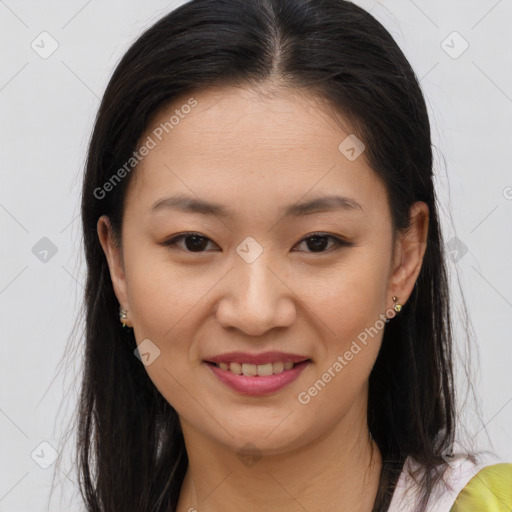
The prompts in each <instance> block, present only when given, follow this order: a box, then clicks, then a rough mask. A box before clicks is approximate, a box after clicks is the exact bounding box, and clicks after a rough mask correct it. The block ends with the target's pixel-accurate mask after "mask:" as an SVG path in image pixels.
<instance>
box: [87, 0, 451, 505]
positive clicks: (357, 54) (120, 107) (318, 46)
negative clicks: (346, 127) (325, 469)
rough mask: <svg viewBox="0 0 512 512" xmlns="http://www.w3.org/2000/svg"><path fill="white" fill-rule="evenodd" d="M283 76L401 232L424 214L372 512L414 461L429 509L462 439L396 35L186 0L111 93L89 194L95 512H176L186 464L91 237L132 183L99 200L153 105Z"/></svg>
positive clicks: (243, 1)
mask: <svg viewBox="0 0 512 512" xmlns="http://www.w3.org/2000/svg"><path fill="white" fill-rule="evenodd" d="M275 79H278V80H279V81H280V82H281V83H283V84H286V86H287V87H291V88H293V89H303V90H305V91H306V90H307V91H313V92H314V93H315V94H317V95H318V96H319V97H321V98H323V99H324V100H326V101H327V102H328V104H330V105H332V107H333V109H334V110H335V111H337V112H339V113H341V114H342V115H343V116H344V117H345V119H347V120H349V122H350V123H351V127H352V130H353V133H355V134H356V135H357V136H358V137H359V138H360V139H361V140H362V141H363V142H364V143H365V145H366V152H365V155H366V157H367V159H368V161H369V163H370V165H371V167H372V168H373V170H374V171H375V173H376V174H377V175H378V176H379V177H380V178H381V179H382V181H383V183H384V184H385V187H386V190H387V194H388V201H389V206H390V210H391V215H392V222H393V227H394V230H395V234H396V232H397V231H398V230H405V229H407V227H408V225H409V220H410V219H409V216H408V213H409V208H410V207H411V205H412V204H413V203H414V202H415V201H424V202H425V203H426V204H427V205H428V207H429V210H430V216H429V229H428V240H427V248H426V253H425V256H424V260H423V266H422V269H421V272H420V274H419V277H418V279H417V282H416V286H415V287H414V290H413V292H412V295H411V296H410V298H409V300H408V301H407V303H406V304H405V306H404V308H403V310H402V312H401V313H400V314H399V315H398V316H396V317H395V318H394V319H393V320H392V321H391V322H390V323H389V324H387V326H386V329H385V332H384V337H383V342H382V347H381V350H380V353H379V355H378V358H377V361H376V363H375V366H374V368H373V370H372V372H371V375H370V381H369V402H368V425H369V429H370V432H371V434H372V436H373V438H374V439H375V441H376V443H377V444H378V446H379V448H380V450H381V453H382V457H383V470H382V474H381V481H380V488H379V491H378V496H377V499H376V502H375V506H374V509H373V510H374V512H377V511H378V512H382V511H385V510H387V508H388V506H389V500H390V497H391V494H392V492H393V485H394V483H395V481H396V479H397V477H398V474H399V473H400V470H401V468H402V466H403V463H404V461H405V459H406V458H407V457H408V456H411V457H413V458H414V459H415V460H416V461H418V462H419V463H420V464H421V465H422V467H423V468H424V469H425V472H424V474H423V476H422V479H421V489H422V499H421V505H420V507H419V508H418V512H421V511H423V510H424V509H425V506H426V503H427V501H428V497H429V494H430V493H431V491H432V488H433V486H434V484H435V483H436V482H437V481H438V480H439V478H440V477H441V475H442V472H443V469H444V468H445V467H446V465H445V460H444V459H443V457H442V454H443V453H444V452H445V451H446V450H447V449H448V448H449V446H450V445H451V443H452V441H453V437H454V431H455V414H454V390H453V375H452V332H451V319H450V297H449V290H448V282H447V272H446V267H445V255H444V249H443V243H442V237H441V232H440V224H439V219H438V212H437V207H436V197H435V192H434V186H433V171H432V148H431V136H430V125H429V119H428V115H427V109H426V106H425V101H424V98H423V95H422V92H421V89H420V87H419V84H418V80H417V78H416V76H415V74H414V72H413V70H412V68H411V66H410V65H409V63H408V61H407V60H406V58H405V56H404V54H403V53H402V51H401V50H400V49H399V47H398V45H397V44H396V43H395V41H394V40H393V38H392V37H391V35H390V34H389V33H388V32H387V30H386V29H385V28H384V27H383V26H382V25H381V24H380V23H379V22H378V21H376V20H375V19H374V18H373V17H372V16H371V15H370V14H369V13H367V12H366V11H364V10H363V9H361V8H359V7H357V6H356V5H354V4H352V3H351V2H348V1H343V0H192V1H190V2H188V3H186V4H184V5H182V6H181V7H179V8H178V9H176V10H174V11H173V12H171V13H170V14H168V15H166V16H165V17H163V18H162V19H160V20H159V21H158V22H157V23H156V24H155V25H154V26H152V27H151V28H149V29H148V30H147V31H146V32H145V33H144V34H142V35H141V36H140V38H139V39H138V40H137V41H136V42H135V43H134V44H133V45H132V46H131V48H130V49H129V50H128V51H127V53H126V54H125V55H124V57H123V58H122V60H121V62H120V63H119V65H118V66H117V68H116V70H115V72H114V74H113V76H112V78H111V80H110V82H109V84H108V87H107V89H106V91H105V94H104V96H103V99H102V102H101V106H100V108H99V112H98V115H97V118H96V123H95V126H94V131H93V134H92V138H91V142H90V146H89V152H88V158H87V168H86V172H85V177H84V183H83V197H82V222H83V234H84V245H85V254H86V261H87V285H86V293H85V304H86V313H87V314H86V334H85V364H84V376H83V382H82V390H81V399H80V404H79V415H78V432H79V436H78V454H79V459H78V464H79V471H80V476H81V478H80V487H81V492H82V495H83V498H84V500H85V502H86V504H87V510H89V511H94V512H100V511H101V512H115V511H119V512H130V511H140V512H142V511H143V512H149V511H152V512H163V511H174V510H175V507H176V504H177V501H178V497H179V492H180V488H181V484H182V481H183V478H184V475H185V472H186V469H187V464H188V462H187V454H186V450H185V445H184V441H183V436H182V432H181V428H180V424H179V421H178V417H177V414H176V412H175V410H174V409H173V408H172V407H171V406H170V405H169V404H168V403H167V401H166V400H165V399H164V398H163V397H162V395H161V394H160V393H159V392H158V391H157V389H156V388H155V386H154V385H153V383H152V381H151V380H150V378H149V377H148V375H147V372H146V371H145V369H144V366H143V365H142V364H141V363H140V361H139V360H138V359H137V358H136V357H134V354H133V351H134V349H135V347H136V343H135V339H134V337H133V332H132V331H129V332H126V331H125V330H123V328H122V327H121V324H120V323H119V321H118V307H119V304H118V302H117V299H116V296H115V294H114V291H113V287H112V283H111V279H110V274H109V269H108V266H107V261H106V259H105V256H104V254H103V251H102V248H101V246H100V243H99V239H98V236H97V232H96V224H97V221H98V218H99V217H100V216H101V215H107V216H108V217H109V218H110V220H111V223H112V226H113V229H114V231H115V233H117V234H118V235H120V232H121V225H122V219H123V201H124V197H125V192H126V188H127V186H128V184H129V182H130V179H131V176H132V175H133V174H134V173H136V172H137V171H136V169H134V170H133V171H132V174H131V175H130V176H127V177H126V178H125V179H123V180H121V181H120V182H119V183H116V186H114V187H112V190H110V191H109V192H108V193H107V194H104V197H99V194H98V192H97V191H98V189H100V188H101V187H103V185H104V184H105V183H106V182H108V181H109V179H111V177H112V176H113V175H114V174H115V173H116V171H117V170H118V169H119V168H121V167H122V166H123V165H124V164H125V162H127V161H128V160H129V158H130V157H131V156H132V153H133V151H134V150H135V149H136V148H137V143H138V141H139V139H140V137H141V135H142V134H143V132H144V130H145V129H146V128H147V126H148V122H149V119H150V118H151V116H153V115H154V114H155V113H156V112H157V111H158V109H160V108H162V107H163V106H165V105H167V104H168V103H169V102H171V101H173V100H175V99H176V98H178V97H182V96H184V95H192V94H193V92H194V91H200V90H205V89H208V88H209V87H213V86H222V85H251V84H252V85H255V84H265V83H266V82H267V81H273V80H275Z"/></svg>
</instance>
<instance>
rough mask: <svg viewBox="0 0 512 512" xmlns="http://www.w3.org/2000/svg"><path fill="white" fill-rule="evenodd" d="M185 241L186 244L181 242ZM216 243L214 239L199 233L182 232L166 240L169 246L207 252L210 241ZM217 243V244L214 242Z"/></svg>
mask: <svg viewBox="0 0 512 512" xmlns="http://www.w3.org/2000/svg"><path fill="white" fill-rule="evenodd" d="M181 242H184V245H183V244H181ZM210 242H211V243H212V244H213V243H214V242H213V241H212V240H210V239H209V238H207V237H206V236H203V235H201V234H199V233H182V234H181V235H176V236H173V237H172V238H170V239H169V240H167V241H165V242H164V245H165V246H167V247H179V248H180V249H183V250H184V251H187V252H205V248H206V247H207V246H208V243H210ZM214 245H215V244H214Z"/></svg>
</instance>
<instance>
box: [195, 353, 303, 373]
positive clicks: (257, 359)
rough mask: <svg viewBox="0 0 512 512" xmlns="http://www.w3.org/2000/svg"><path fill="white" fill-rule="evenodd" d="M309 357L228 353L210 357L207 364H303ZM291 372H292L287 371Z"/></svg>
mask: <svg viewBox="0 0 512 512" xmlns="http://www.w3.org/2000/svg"><path fill="white" fill-rule="evenodd" d="M309 359H310V358H309V357H308V356H303V355H299V354H289V353H286V352H277V351H271V352H261V353H260V354H249V353H247V352H228V353H226V354H219V355H217V356H212V357H208V358H207V359H205V362H209V363H232V362H237V363H241V364H243V363H246V364H267V363H279V362H283V363H286V362H287V361H291V362H292V363H301V362H302V361H306V360H309ZM286 371H290V370H286Z"/></svg>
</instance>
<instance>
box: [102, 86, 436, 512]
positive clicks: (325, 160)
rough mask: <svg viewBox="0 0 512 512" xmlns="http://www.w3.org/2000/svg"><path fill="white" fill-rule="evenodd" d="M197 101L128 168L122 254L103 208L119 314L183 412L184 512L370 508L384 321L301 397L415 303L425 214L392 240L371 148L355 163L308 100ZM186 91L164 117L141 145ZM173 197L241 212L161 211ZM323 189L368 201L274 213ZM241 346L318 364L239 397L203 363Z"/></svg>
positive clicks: (268, 93) (216, 92)
mask: <svg viewBox="0 0 512 512" xmlns="http://www.w3.org/2000/svg"><path fill="white" fill-rule="evenodd" d="M187 98H188V97H187ZM194 98H196V100H197V101H198V105H197V106H196V107H195V108H194V109H193V110H192V111H191V113H189V114H187V115H186V116H185V117H184V118H183V119H181V120H180V122H179V124H178V125H177V126H175V127H174V129H173V131H172V132H171V133H170V134H169V135H167V136H166V138H164V139H163V141H162V142H160V143H159V144H158V145H157V146H156V147H155V148H154V149H152V150H151V151H150V153H149V154H148V155H147V156H146V157H145V158H144V159H143V160H142V162H141V163H140V164H139V166H138V168H137V170H136V174H134V175H133V176H132V179H131V182H130V184H129V187H128V191H127V197H126V203H125V211H124V219H123V227H122V244H121V247H118V246H117V245H116V244H115V241H114V237H113V233H112V229H111V227H110V224H109V221H108V218H107V217H102V218H101V219H99V221H98V236H99V238H100V241H101V244H102V246H103V249H104V252H105V255H106V257H107V260H108V264H109V268H110V273H111V277H112V282H113V286H114V290H115V293H116V296H117V298H118V300H119V303H120V304H121V305H122V306H123V307H124V308H125V309H127V311H128V318H127V325H129V326H132V327H133V329H134V334H135V338H136V340H137V343H139V344H140V343H141V342H142V341H143V340H145V339H150V340H151V342H152V343H154V345H156V346H157V347H158V348H159V350H160V355H159V356H158V357H157V358H156V359H155V360H154V361H153V362H152V363H151V364H150V365H148V366H145V368H146V370H147V372H148V374H149V376H150V378H151V379H152V381H153V382H154V384H155V386H156V387H157V388H158V390H159V391H160V392H161V393H162V395H163V396H164V397H165V398H166V400H167V401H168V402H169V403H170V404H171V405H172V406H173V407H174V408H175V409H176V411H177V413H178V415H179V417H180V421H181V425H182V429H183V434H184V438H185V443H186V448H187V453H188V457H189V468H188V471H187V474H186V477H185V481H184V483H183V486H182V490H181V495H180V501H179V505H178V512H186V511H189V510H191V509H192V510H193V509H197V510H198V511H201V512H203V511H204V512H208V511H220V510H222V511H224V512H231V511H235V510H237V511H238V510H241V509H243V510H246V511H261V510H267V511H280V512H283V511H284V512H287V511H290V512H291V511H303V510H307V511H309V512H313V511H320V510H337V511H342V512H343V511H351V512H353V511H361V512H363V511H368V512H369V511H371V510H372V506H373V502H374V499H375V495H376V492H377V487H378V479H379V475H380V471H381V465H382V461H381V455H380V452H379V450H378V448H377V446H376V445H375V443H374V442H372V440H371V439H370V436H369V431H368V427H367V416H366V408H367V397H368V377H369V374H370V371H371V368H372V366H373V364H374V362H375V360H376V357H377V355H378V351H379V348H380V344H381V340H382V333H383V330H382V329H381V330H379V331H378V334H377V335H374V336H373V337H370V338H369V340H368V343H367V344H366V345H365V346H363V345H361V344H360V345H361V347H362V349H361V350H360V351H359V352H358V353H357V355H355V356H354V357H353V359H352V360H350V361H349V362H348V364H347V365H346V366H344V367H343V370H342V371H340V372H338V373H337V374H336V376H335V377H333V378H332V379H331V381H330V382H329V383H328V384H327V385H326V386H325V387H324V388H323V389H322V390H321V392H318V394H317V395H316V396H314V397H312V398H311V400H310V401H309V403H307V404H302V403H300V402H299V401H298V395H299V393H301V392H304V391H307V390H308V389H309V388H310V387H311V386H312V385H313V383H314V382H315V381H317V380H318V379H319V378H320V377H321V376H322V374H323V373H324V372H325V371H326V370H327V369H328V368H329V367H332V365H333V363H334V362H335V361H336V360H337V358H338V356H339V355H343V354H345V352H346V351H347V350H349V348H350V346H351V343H352V342H353V341H354V340H357V336H358V335H359V334H360V333H361V332H363V331H364V330H365V328H369V327H371V326H375V325H376V322H377V320H379V318H383V317H382V316H381V315H386V316H392V315H391V314H390V311H391V308H392V307H393V304H394V303H393V300H392V296H396V297H398V302H399V303H401V304H404V303H405V302H406V301H407V299H408V297H409V296H410V294H411V292H412V289H413V287H414V283H415V281H416V279H417V277H418V274H419V272H420V269H421V264H422V259H423V255H424V252H425V248H426V239H427V229H428V207H427V205H426V204H425V203H423V202H417V203H415V204H414V205H413V207H412V208H411V210H410V215H411V218H412V227H411V229H410V230H409V232H408V233H407V234H405V233H399V234H398V238H397V243H396V245H395V246H393V243H392V235H393V232H392V222H391V216H390V210H389V205H388V202H387V196H386V191H385V188H384V185H383V183H382V182H381V180H380V179H379V178H378V176H377V174H376V173H375V172H374V171H373V170H372V169H371V167H370V166H369V165H368V162H367V160H366V158H365V154H364V153H363V154H362V155H361V156H360V157H359V158H357V159H356V160H354V161H350V160H348V159H347V158H346V157H345V156H344V155H343V154H342V153H341V152H340V151H339V149H338V146H339V144H340V143H341V142H342V141H343V140H344V139H345V138H346V137H347V135H349V134H350V132H349V131H344V130H343V129H342V128H341V127H340V124H339V123H337V122H336V120H335V119H334V118H333V116H332V111H330V110H329V109H328V108H327V106H326V105H325V104H324V103H323V102H322V101H321V100H319V99H316V98H315V97H314V96H313V95H312V94H306V93H304V92H299V91H295V92H294V91H290V90H289V89H284V88H280V87H274V86H269V85H267V87H266V88H263V87H260V88H259V89H253V88H249V87H247V88H240V87H224V88H219V89H209V90H207V91H202V92H200V93H197V94H195V95H194ZM185 102H186V99H184V100H182V101H181V100H180V101H175V102H174V103H173V104H172V105H169V106H167V107H165V108H164V109H163V110H161V111H159V112H158V113H157V114H156V115H155V116H154V118H153V119H152V120H151V122H150V123H149V128H148V131H147V132H146V133H145V134H144V135H143V137H141V141H143V140H145V138H146V137H147V136H148V135H150V134H151V131H152V130H153V129H154V128H155V127H156V126H158V124H159V123H161V122H165V121H166V120H168V119H169V117H170V116H171V115H172V114H173V112H174V110H175V109H176V108H179V107H180V106H181V105H183V104H184V103H185ZM338 119H340V118H338ZM346 125H347V123H345V124H344V126H346ZM178 193H180V194H186V195H188V196H191V197H193V198H196V199H197V198H199V199H202V200H208V201H212V202H216V203H221V204H223V205H225V206H226V207H229V208H230V209H231V210H233V212H234V215H233V217H232V218H223V217H219V216H216V215H205V214H199V213H187V212H180V211H177V210H174V209H171V208H161V209H158V210H157V211H154V212H152V206H153V205H154V203H155V202H157V201H158V200H160V199H162V198H167V197H170V196H172V195H175V194H178ZM328 194H339V195H343V196H346V197H349V198H351V199H353V200H355V201H357V202H358V203H359V204H360V205H361V207H362V209H360V210H359V209H353V210H343V209H340V208H337V209H334V210H331V211H322V212H317V213H310V214H308V215H304V216H300V217H290V218H288V217H284V216H283V215H282V213H281V209H282V208H284V207H285V206H288V205H291V204H296V203H297V202H299V201H306V200H310V199H312V198H313V197H318V196H325V195H328ZM187 231H192V232H195V233H198V234H200V235H202V236H204V237H207V238H208V239H209V240H211V242H208V240H207V241H206V242H208V243H207V244H206V245H205V246H204V249H205V250H204V251H203V252H191V251H188V252H187V248H186V246H185V241H183V240H182V241H181V242H179V243H178V246H174V247H169V246H165V245H164V242H165V241H166V240H167V239H169V238H171V237H172V236H173V235H176V234H179V233H183V232H187ZM319 232H320V233H322V234H325V233H327V234H329V235H332V236H335V237H339V238H342V239H345V240H347V241H349V242H351V243H352V244H353V245H351V246H340V247H337V246H336V244H335V243H334V242H332V241H329V242H328V245H326V246H325V249H324V252H314V245H313V244H311V243H309V244H308V242H307V240H308V238H307V237H310V236H312V235H313V234H314V233H319ZM248 236H250V237H252V238H254V239H255V240H256V241H257V242H258V244H259V245H260V246H261V247H262V248H263V252H262V253H261V255H260V256H259V257H258V258H257V259H256V260H255V261H253V262H251V263H248V262H246V261H245V260H244V259H242V258H241V257H240V256H239V254H238V253H237V252H236V248H237V246H239V245H240V243H241V242H242V241H243V240H244V239H245V238H246V237H248ZM391 321H393V320H391ZM234 350H237V351H238V350H239V351H244V352H251V353H259V352H263V351H267V350H281V351H284V352H291V353H295V354H302V355H305V356H306V357H309V358H310V359H311V360H312V362H311V363H310V365H309V366H308V367H307V368H306V369H305V370H304V371H303V372H302V373H301V374H300V376H299V377H298V379H296V380H295V381H294V382H292V383H291V384H289V385H288V386H287V387H285V388H284V389H282V390H280V391H278V392H276V393H273V394H271V395H266V396H256V397H254V396H246V395H242V394H239V393H237V392H235V391H233V390H231V389H230V388H228V387H227V386H225V385H224V384H223V383H221V382H220V381H219V380H218V379H217V378H216V377H215V376H214V375H213V373H212V372H211V371H210V369H209V368H208V367H207V366H206V365H205V363H203V360H204V359H207V358H208V356H213V355H216V354H221V353H225V352H230V351H234ZM246 443H251V444H252V445H254V447H255V448H254V450H256V453H257V455H258V460H256V459H254V461H253V462H254V463H253V464H245V463H244V462H243V461H242V460H241V458H240V457H238V456H237V455H238V454H239V453H240V450H241V448H242V447H243V446H244V445H246Z"/></svg>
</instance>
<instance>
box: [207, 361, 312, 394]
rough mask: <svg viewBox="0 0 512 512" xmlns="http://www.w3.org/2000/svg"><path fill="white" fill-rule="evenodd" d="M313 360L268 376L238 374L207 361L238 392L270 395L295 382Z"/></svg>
mask: <svg viewBox="0 0 512 512" xmlns="http://www.w3.org/2000/svg"><path fill="white" fill-rule="evenodd" d="M310 362H311V361H303V362H302V363H298V364H296V365H295V366H294V367H293V368H292V369H291V370H284V371H282V372H281V373H275V374H273V375H267V376H262V377H261V376H255V377H251V376H247V375H236V374H235V373H233V372H230V371H229V370H221V369H220V368H219V367H218V366H215V365H214V364H210V363H205V364H206V365H207V366H208V367H209V368H210V370H211V371H212V372H213V373H214V374H215V376H216V377H218V379H219V380H220V381H221V382H223V383H224V384H226V385H227V386H229V387H230V388H231V389H234V390H235V391H237V392H238V393H243V394H245V395H253V396H256V395H268V394H270V393H275V392H276V391H279V390H281V389H283V388H284V387H285V386H287V385H288V384H290V383H291V382H293V381H294V380H295V379H296V378H297V377H298V376H299V375H300V373H301V372H302V370H304V368H306V366H308V365H309V363H310Z"/></svg>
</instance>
